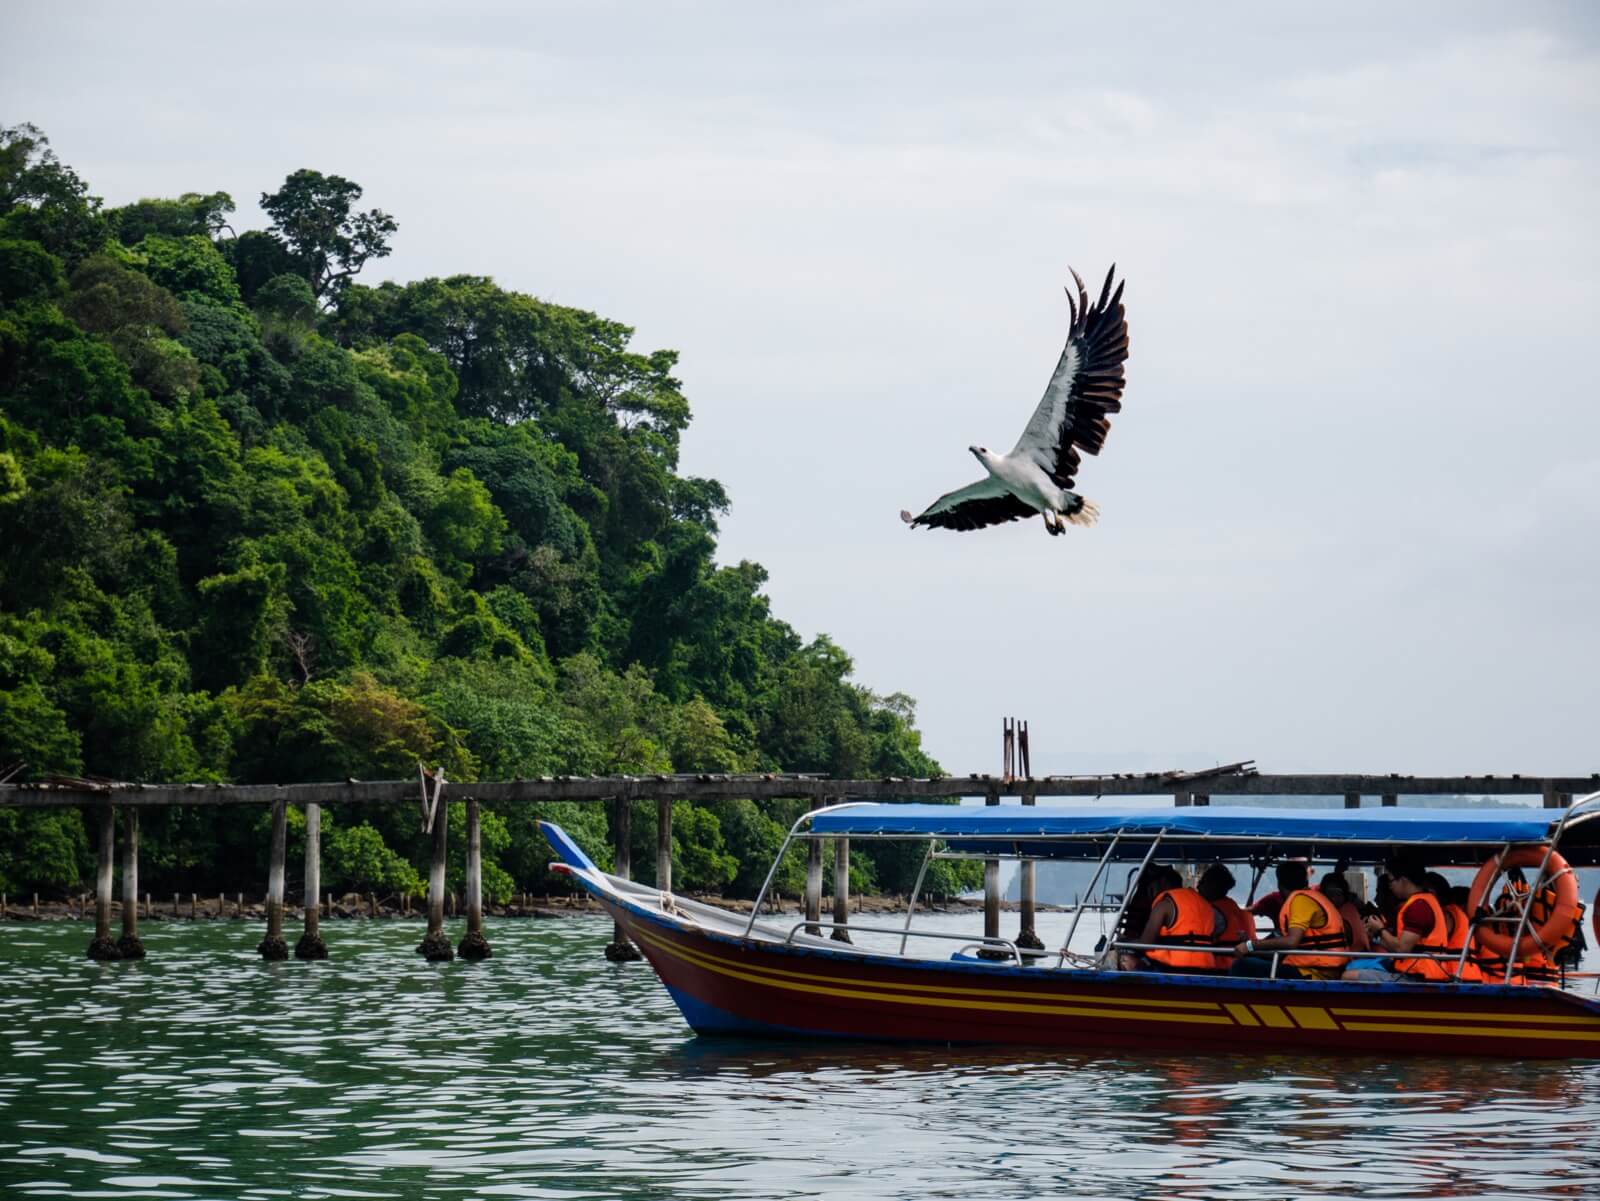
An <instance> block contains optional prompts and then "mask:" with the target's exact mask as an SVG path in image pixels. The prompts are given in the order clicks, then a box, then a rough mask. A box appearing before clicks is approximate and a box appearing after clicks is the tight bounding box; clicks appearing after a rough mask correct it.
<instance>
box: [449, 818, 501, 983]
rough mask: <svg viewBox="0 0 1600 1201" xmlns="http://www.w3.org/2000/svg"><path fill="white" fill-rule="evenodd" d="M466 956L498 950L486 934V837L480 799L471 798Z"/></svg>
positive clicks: (478, 956)
mask: <svg viewBox="0 0 1600 1201" xmlns="http://www.w3.org/2000/svg"><path fill="white" fill-rule="evenodd" d="M456 954H457V955H460V956H461V958H463V959H471V960H479V959H487V958H489V956H491V955H493V954H494V952H493V951H492V950H490V949H489V940H488V939H487V938H485V937H484V936H483V837H482V833H481V831H480V830H479V823H478V801H477V798H476V797H468V798H467V932H466V934H465V935H464V936H463V937H462V939H461V945H460V946H458V947H457V948H456Z"/></svg>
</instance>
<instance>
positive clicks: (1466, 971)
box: [1435, 898, 1483, 984]
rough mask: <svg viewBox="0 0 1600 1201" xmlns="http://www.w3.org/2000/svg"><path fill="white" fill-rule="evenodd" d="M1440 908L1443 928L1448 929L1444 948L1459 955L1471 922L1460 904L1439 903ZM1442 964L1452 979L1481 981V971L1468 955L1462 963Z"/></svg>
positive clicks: (1473, 982)
mask: <svg viewBox="0 0 1600 1201" xmlns="http://www.w3.org/2000/svg"><path fill="white" fill-rule="evenodd" d="M1437 899H1438V898H1435V900H1437ZM1440 908H1441V909H1443V910H1444V917H1445V929H1446V930H1448V931H1449V934H1448V936H1447V937H1446V939H1445V950H1447V951H1454V952H1455V953H1456V954H1457V955H1459V954H1460V953H1461V948H1462V947H1464V946H1466V945H1467V930H1468V929H1469V928H1470V927H1471V925H1472V923H1471V922H1470V921H1468V920H1467V911H1466V910H1465V909H1463V908H1461V906H1460V905H1441V906H1440ZM1442 966H1443V967H1444V969H1445V970H1446V971H1447V972H1449V973H1450V978H1451V979H1453V980H1465V981H1467V982H1468V983H1470V984H1481V983H1483V972H1482V970H1481V969H1480V968H1479V967H1478V965H1477V964H1476V963H1474V962H1472V959H1471V958H1470V957H1469V958H1468V959H1467V960H1466V961H1465V962H1464V963H1463V962H1460V961H1458V962H1456V963H1446V964H1443V965H1442Z"/></svg>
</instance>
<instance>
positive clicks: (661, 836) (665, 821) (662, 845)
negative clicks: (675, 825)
mask: <svg viewBox="0 0 1600 1201" xmlns="http://www.w3.org/2000/svg"><path fill="white" fill-rule="evenodd" d="M656 887H657V888H659V889H660V890H661V891H662V892H671V891H672V801H671V800H670V799H669V798H667V797H662V798H660V799H659V800H657V801H656Z"/></svg>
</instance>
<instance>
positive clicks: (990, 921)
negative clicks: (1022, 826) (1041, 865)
mask: <svg viewBox="0 0 1600 1201" xmlns="http://www.w3.org/2000/svg"><path fill="white" fill-rule="evenodd" d="M983 803H984V805H985V806H986V807H987V806H990V805H998V804H999V803H1000V791H999V789H997V788H990V789H989V795H988V796H986V797H984V799H983ZM983 936H984V937H985V938H999V937H1000V861H999V860H998V859H985V860H984V861H983ZM978 954H979V956H981V957H982V958H985V959H992V958H1001V957H1004V956H1005V952H1004V951H1001V950H999V949H998V948H995V949H991V948H989V947H983V948H980V949H979V951H978Z"/></svg>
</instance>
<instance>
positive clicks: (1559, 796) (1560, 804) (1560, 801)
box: [1544, 781, 1572, 809]
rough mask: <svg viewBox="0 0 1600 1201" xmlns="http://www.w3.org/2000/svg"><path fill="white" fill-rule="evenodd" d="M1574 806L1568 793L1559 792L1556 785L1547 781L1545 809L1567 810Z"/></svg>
mask: <svg viewBox="0 0 1600 1201" xmlns="http://www.w3.org/2000/svg"><path fill="white" fill-rule="evenodd" d="M1570 804H1572V798H1571V797H1569V796H1568V795H1567V794H1566V793H1564V792H1560V791H1558V790H1557V789H1556V788H1555V786H1554V785H1552V784H1550V783H1549V782H1548V781H1546V783H1545V786H1544V807H1545V808H1546V809H1565V808H1566V807H1567V806H1568V805H1570Z"/></svg>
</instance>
